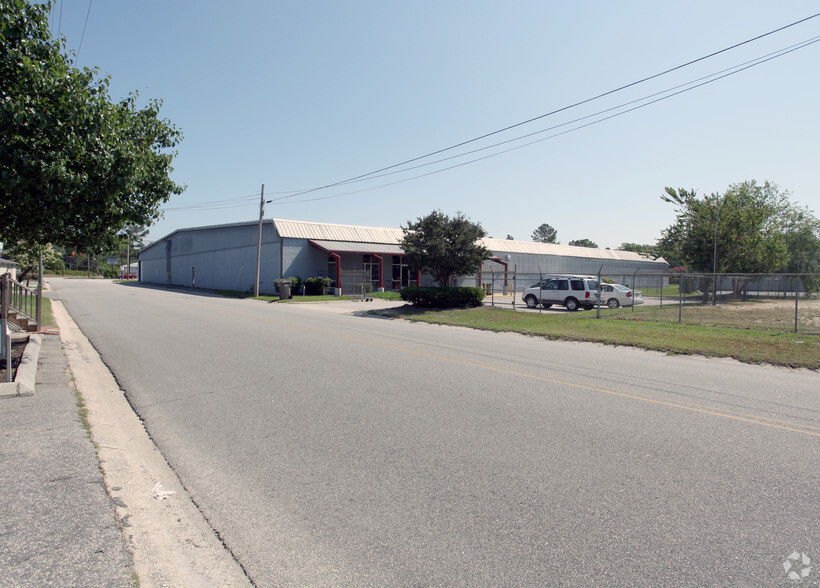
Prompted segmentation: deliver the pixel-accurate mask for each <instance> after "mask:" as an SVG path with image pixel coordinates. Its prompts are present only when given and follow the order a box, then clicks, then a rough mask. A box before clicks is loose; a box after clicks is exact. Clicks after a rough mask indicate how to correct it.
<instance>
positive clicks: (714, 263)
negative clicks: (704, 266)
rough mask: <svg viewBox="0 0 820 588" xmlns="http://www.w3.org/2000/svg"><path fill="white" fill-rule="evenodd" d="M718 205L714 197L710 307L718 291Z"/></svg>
mask: <svg viewBox="0 0 820 588" xmlns="http://www.w3.org/2000/svg"><path fill="white" fill-rule="evenodd" d="M720 204H721V200H718V198H717V197H715V206H716V207H717V209H716V211H715V252H714V255H713V256H712V276H713V277H712V280H713V281H714V283H715V287H714V291H713V293H712V306H715V305H717V290H718V283H717V280H718V277H717V262H718V257H717V256H718V223H719V222H720Z"/></svg>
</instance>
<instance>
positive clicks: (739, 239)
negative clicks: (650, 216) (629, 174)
mask: <svg viewBox="0 0 820 588" xmlns="http://www.w3.org/2000/svg"><path fill="white" fill-rule="evenodd" d="M789 196H790V194H789V193H788V192H787V191H783V190H781V189H780V188H778V186H777V185H775V184H773V183H771V182H764V183H763V184H758V183H757V182H756V181H754V180H752V181H746V182H740V183H737V184H732V185H730V186H729V188H728V189H727V190H726V192H725V193H723V194H710V195H709V196H704V197H702V198H701V197H699V196H698V195H697V194H696V193H695V191H694V190H685V189H680V190H674V189H672V188H666V190H665V193H664V194H663V195H662V196H661V198H662V199H663V200H664V201H666V202H669V203H671V204H673V205H674V206H675V212H676V218H675V223H674V224H673V225H671V226H670V227H668V228H666V229H665V230H664V231H663V232H662V234H661V238H660V239H659V241H658V254H659V255H662V256H664V257H665V258H666V259H667V261H669V262H670V263H672V264H673V265H684V266H685V267H686V269H687V270H688V271H692V272H709V273H710V272H712V271H713V270H714V269H715V268H716V269H717V271H718V273H744V274H755V273H780V272H794V273H802V272H811V271H813V270H816V269H818V265H819V264H820V261H816V260H817V259H818V244H820V237H818V235H819V234H820V232H819V231H818V228H819V227H820V225H818V221H817V219H816V218H815V217H814V215H813V214H812V213H811V211H809V210H808V209H801V208H798V207H797V206H796V205H795V204H793V203H792V202H791V201H790V200H789ZM715 244H717V257H715ZM746 282H748V280H746ZM701 290H703V288H701ZM744 291H745V282H744V280H743V279H741V278H739V279H738V280H736V285H735V293H736V294H742V293H743V292H744Z"/></svg>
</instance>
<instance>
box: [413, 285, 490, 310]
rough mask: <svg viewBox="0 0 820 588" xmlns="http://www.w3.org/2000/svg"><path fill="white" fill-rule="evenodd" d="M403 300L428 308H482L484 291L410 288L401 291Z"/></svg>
mask: <svg viewBox="0 0 820 588" xmlns="http://www.w3.org/2000/svg"><path fill="white" fill-rule="evenodd" d="M400 294H401V299H402V300H404V301H405V302H409V303H411V304H414V305H416V306H424V307H427V308H470V307H472V306H481V301H482V300H484V290H482V289H481V288H426V287H421V286H408V287H406V288H402V289H401V292H400Z"/></svg>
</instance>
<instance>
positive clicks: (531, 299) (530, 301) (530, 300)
mask: <svg viewBox="0 0 820 588" xmlns="http://www.w3.org/2000/svg"><path fill="white" fill-rule="evenodd" d="M524 302H526V303H527V308H538V301H537V300H536V299H535V296H533V295H532V294H530V295H529V296H527V297H526V298H524Z"/></svg>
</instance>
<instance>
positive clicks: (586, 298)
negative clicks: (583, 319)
mask: <svg viewBox="0 0 820 588" xmlns="http://www.w3.org/2000/svg"><path fill="white" fill-rule="evenodd" d="M521 297H522V298H523V300H524V302H525V303H526V305H527V308H537V307H538V305H539V304H540V305H541V306H543V307H544V308H550V307H551V306H552V305H554V304H557V305H559V306H564V307H565V308H566V309H567V310H570V311H574V310H578V309H580V308H583V309H584V310H590V309H592V308H594V307H595V305H596V304H597V303H598V279H597V278H595V277H593V276H556V277H553V278H549V279H546V280H542V281H540V282H538V283H536V284H533V285H532V286H530V287H529V288H527V289H526V290H524V292H523V294H522V296H521Z"/></svg>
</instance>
